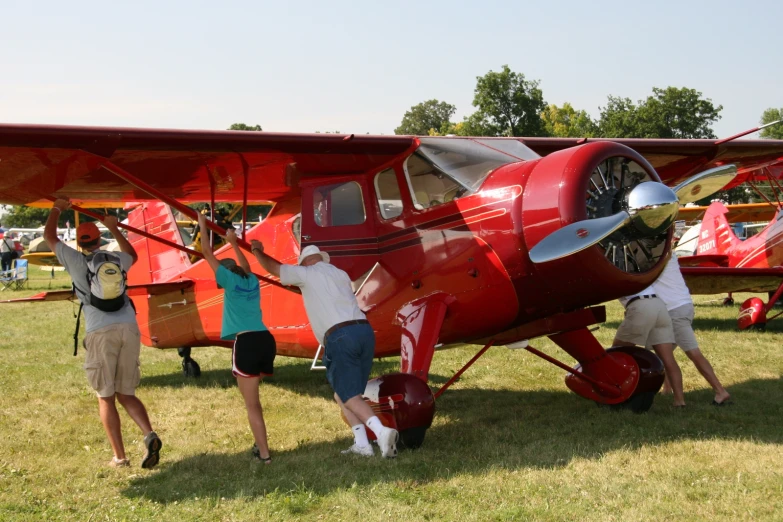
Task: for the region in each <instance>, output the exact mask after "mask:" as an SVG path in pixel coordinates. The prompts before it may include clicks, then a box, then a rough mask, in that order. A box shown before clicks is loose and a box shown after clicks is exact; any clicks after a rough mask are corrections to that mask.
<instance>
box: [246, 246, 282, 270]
mask: <svg viewBox="0 0 783 522" xmlns="http://www.w3.org/2000/svg"><path fill="white" fill-rule="evenodd" d="M250 251H251V252H252V253H253V256H255V258H256V260H257V261H258V262H259V263H260V264H261V266H263V267H264V269H265V270H266V271H267V272H269V273H270V274H272V275H273V276H276V277H280V263H279V262H278V261H275V260H274V259H272V258H271V257H269V256H268V255H266V254H265V253H264V245H263V243H261V241H259V240H257V239H254V240H252V241H251V242H250Z"/></svg>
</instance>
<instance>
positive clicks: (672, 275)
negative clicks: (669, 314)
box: [652, 256, 693, 310]
mask: <svg viewBox="0 0 783 522" xmlns="http://www.w3.org/2000/svg"><path fill="white" fill-rule="evenodd" d="M652 288H653V289H654V293H655V294H656V295H658V297H659V298H661V300H663V302H664V303H665V304H666V309H667V310H674V309H675V308H679V307H681V306H684V305H688V304H691V303H693V300H692V299H691V294H690V291H689V290H688V286H687V285H686V284H685V279H683V277H682V272H680V264H679V262H678V261H677V258H676V257H675V256H672V258H671V259H670V260H669V262H668V263H666V266H665V267H664V269H663V272H661V275H660V276H658V279H657V280H656V281H655V282H654V283H653V285H652Z"/></svg>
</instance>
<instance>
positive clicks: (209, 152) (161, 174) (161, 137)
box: [0, 125, 416, 205]
mask: <svg viewBox="0 0 783 522" xmlns="http://www.w3.org/2000/svg"><path fill="white" fill-rule="evenodd" d="M415 143H416V138H414V137H412V136H362V135H358V136H354V135H348V136H345V135H335V134H277V133H267V132H240V131H186V130H157V129H124V128H102V127H62V126H46V125H0V203H5V204H13V205H26V204H31V203H35V202H42V201H44V200H45V199H46V198H48V197H57V196H68V197H69V198H70V199H71V200H72V201H74V202H77V203H82V202H98V201H100V202H106V201H137V200H148V199H153V198H151V197H150V196H149V194H147V193H145V192H144V191H142V190H140V189H138V188H136V187H134V186H132V185H130V184H129V183H127V182H125V181H123V180H121V179H120V178H119V177H117V176H116V175H115V174H113V173H111V172H110V171H109V170H107V168H104V167H108V168H113V169H115V170H117V169H121V170H122V171H125V172H127V173H129V174H131V175H132V176H134V177H135V178H137V179H139V180H141V181H143V182H144V183H147V184H148V185H151V186H152V187H153V188H155V189H157V190H159V191H161V192H162V193H164V194H165V195H167V196H169V197H174V198H176V199H178V200H180V201H182V202H185V203H187V202H195V201H211V199H212V192H213V191H214V199H215V201H220V202H222V201H231V202H236V201H242V200H243V197H244V193H245V191H244V184H245V178H247V189H248V190H247V194H248V199H249V200H251V201H260V200H281V199H285V198H287V197H289V196H291V195H296V194H298V193H299V186H298V185H299V179H300V178H301V177H306V176H308V175H328V174H353V173H357V172H366V171H367V170H370V169H372V168H374V167H377V166H380V165H383V164H384V163H387V162H388V161H389V160H391V159H392V158H394V157H395V156H396V155H398V154H401V153H403V152H405V151H406V150H408V149H410V148H412V147H413V146H414V145H415ZM47 203H48V202H47Z"/></svg>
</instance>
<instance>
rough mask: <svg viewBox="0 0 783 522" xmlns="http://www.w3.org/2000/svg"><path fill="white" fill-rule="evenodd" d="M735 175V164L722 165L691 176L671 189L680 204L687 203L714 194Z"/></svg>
mask: <svg viewBox="0 0 783 522" xmlns="http://www.w3.org/2000/svg"><path fill="white" fill-rule="evenodd" d="M736 175H737V166H736V165H722V166H720V167H715V168H712V169H709V170H705V171H704V172H702V173H700V174H696V175H695V176H691V177H690V178H688V179H686V180H685V181H683V182H682V183H680V184H679V185H677V186H676V187H674V189H672V190H674V193H675V194H677V199H679V200H680V205H687V204H688V203H692V202H694V201H697V200H699V199H703V198H705V197H707V196H710V195H712V194H715V193H716V192H718V191H719V190H720V189H722V188H723V187H725V186H726V185H728V184H729V183H730V182H731V180H733V179H734V176H736Z"/></svg>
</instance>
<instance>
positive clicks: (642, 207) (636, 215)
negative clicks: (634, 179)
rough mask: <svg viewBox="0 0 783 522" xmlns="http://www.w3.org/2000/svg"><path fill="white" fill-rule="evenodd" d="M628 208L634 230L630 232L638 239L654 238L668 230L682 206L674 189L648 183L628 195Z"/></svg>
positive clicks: (639, 185) (637, 186) (637, 187)
mask: <svg viewBox="0 0 783 522" xmlns="http://www.w3.org/2000/svg"><path fill="white" fill-rule="evenodd" d="M627 208H628V214H629V215H630V216H631V219H630V225H631V227H632V229H633V230H632V231H631V230H629V231H628V232H630V235H631V236H634V239H638V238H645V237H654V236H657V235H659V234H662V233H663V232H665V231H666V230H668V229H669V227H670V226H671V225H672V223H674V220H675V218H676V217H677V212H678V210H679V208H680V205H679V202H678V200H677V195H676V194H675V193H674V191H673V190H672V189H670V188H669V187H667V186H666V185H663V184H662V183H656V182H654V181H646V182H644V183H639V184H638V185H636V186H635V187H634V188H633V189H632V190H631V191H630V192H629V193H628V195H627Z"/></svg>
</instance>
